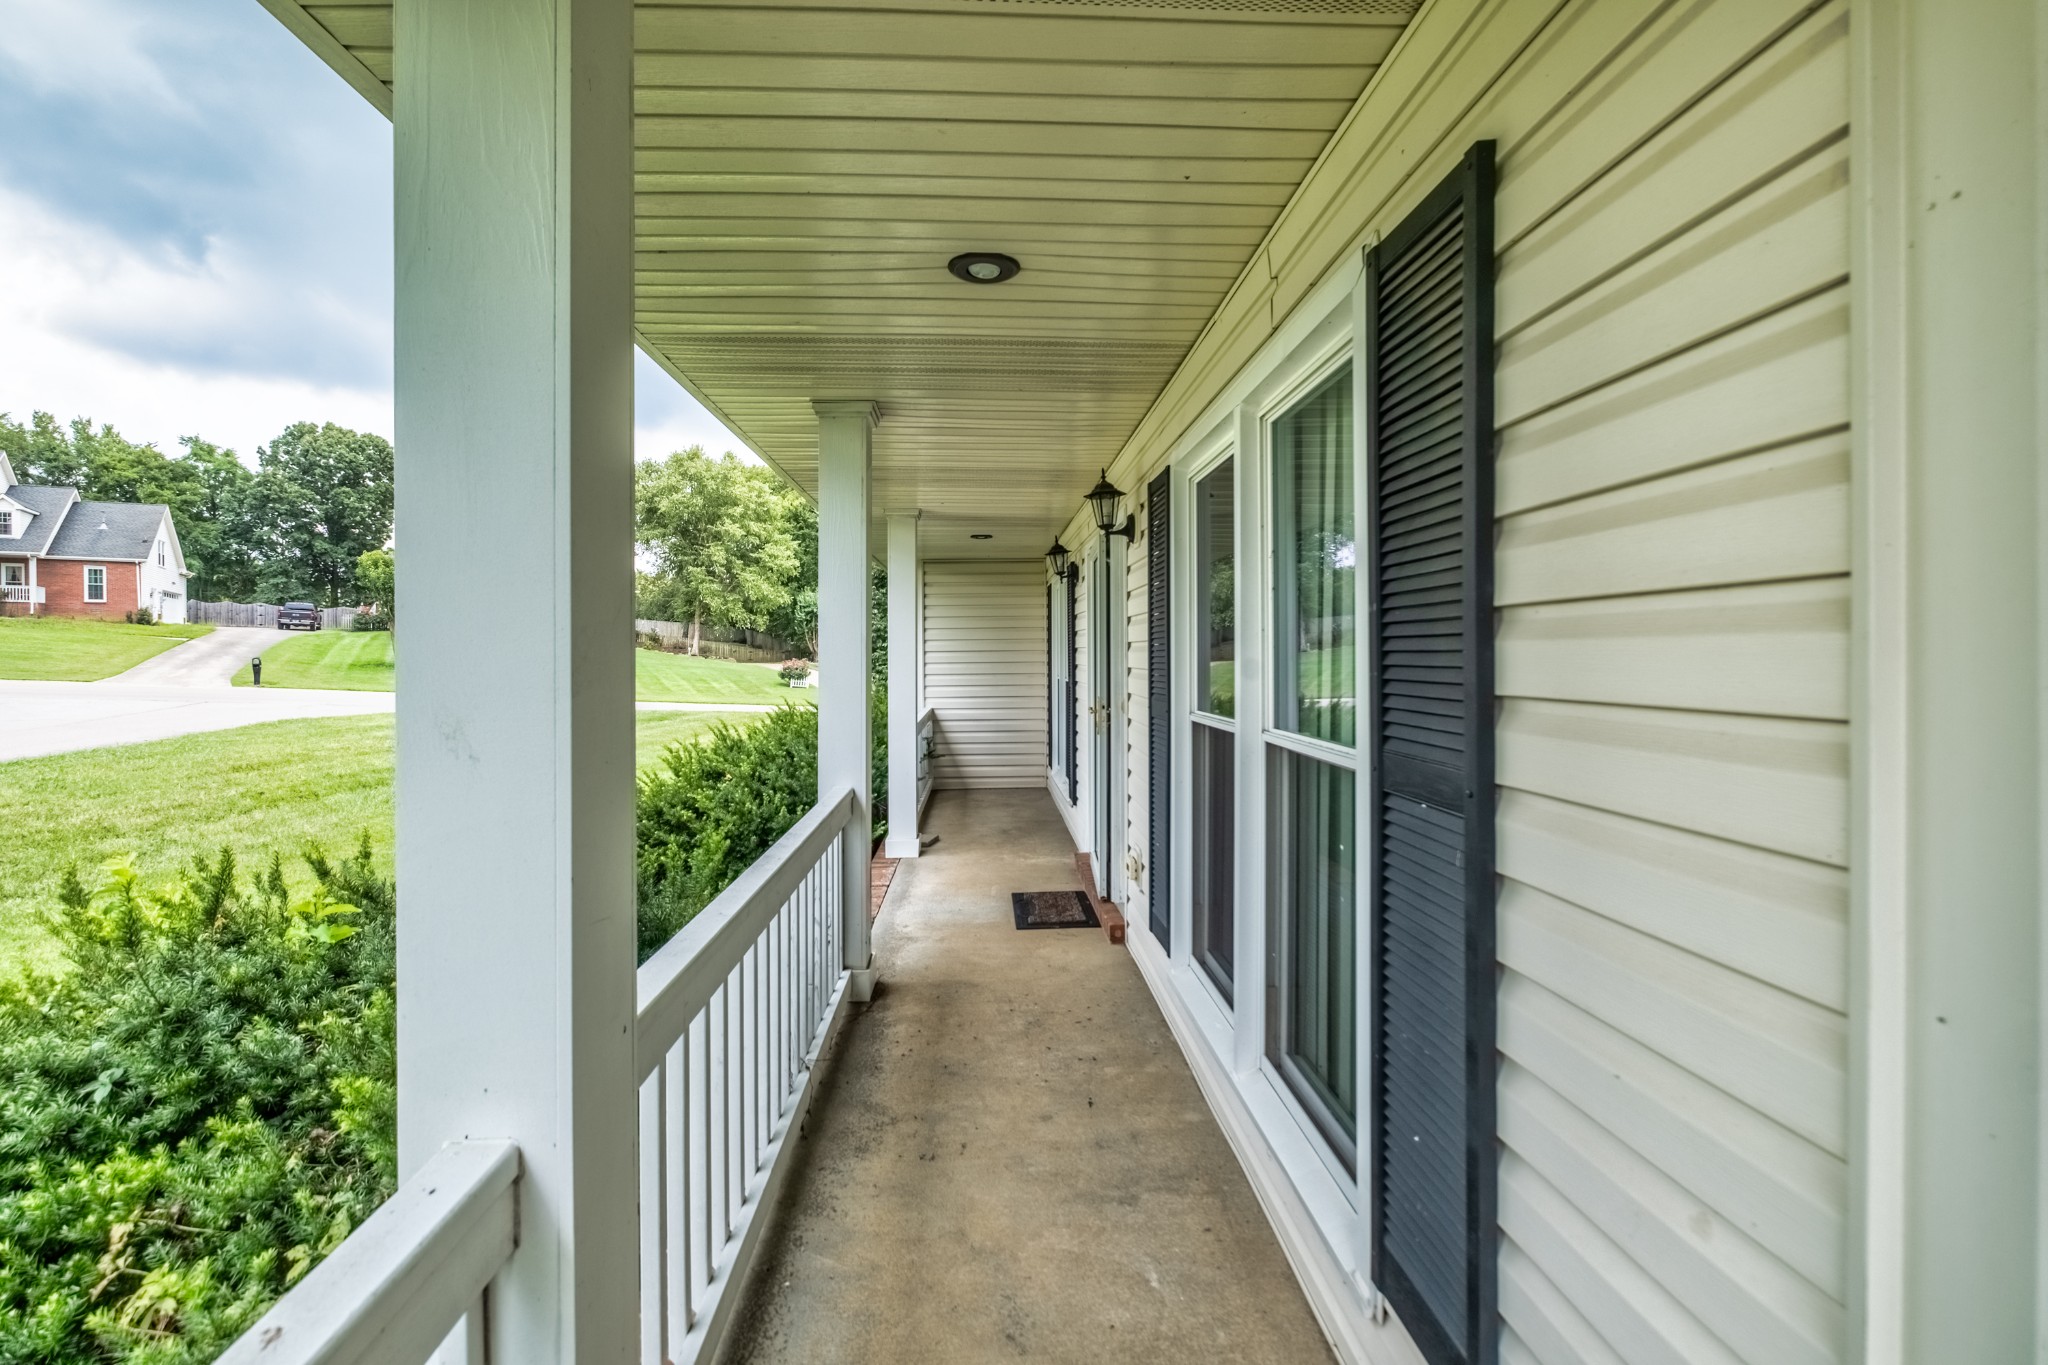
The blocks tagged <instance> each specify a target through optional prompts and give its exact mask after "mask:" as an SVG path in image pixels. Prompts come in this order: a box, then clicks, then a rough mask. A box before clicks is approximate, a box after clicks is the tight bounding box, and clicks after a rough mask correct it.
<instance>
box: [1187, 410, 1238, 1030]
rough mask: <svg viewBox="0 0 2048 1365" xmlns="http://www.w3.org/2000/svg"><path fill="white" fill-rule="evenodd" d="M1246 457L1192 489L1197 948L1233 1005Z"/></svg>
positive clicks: (1191, 902) (1191, 846) (1197, 478)
mask: <svg viewBox="0 0 2048 1365" xmlns="http://www.w3.org/2000/svg"><path fill="white" fill-rule="evenodd" d="M1236 479H1237V460H1236V457H1235V452H1233V451H1225V452H1224V453H1223V454H1222V456H1221V457H1220V458H1219V459H1217V460H1216V461H1215V463H1213V464H1212V465H1210V466H1209V468H1208V469H1206V470H1202V471H1198V472H1197V473H1195V474H1194V476H1193V477H1192V478H1191V480H1190V482H1189V487H1188V491H1189V494H1190V497H1189V511H1190V517H1189V520H1190V521H1191V523H1192V527H1193V532H1194V534H1193V537H1192V540H1193V544H1192V547H1191V549H1192V556H1191V557H1192V561H1193V569H1194V578H1193V590H1194V598H1193V601H1194V621H1193V627H1194V628H1193V631H1192V632H1191V635H1192V639H1191V644H1192V646H1193V652H1194V676H1193V686H1192V687H1191V688H1190V689H1189V694H1188V695H1189V715H1188V758H1189V776H1190V779H1191V786H1190V788H1189V796H1190V800H1191V802H1192V810H1191V817H1192V818H1191V819H1190V821H1189V831H1188V834H1189V838H1188V855H1189V856H1188V862H1189V868H1188V871H1189V877H1188V908H1189V911H1190V916H1191V922H1190V931H1191V932H1190V937H1189V950H1190V952H1191V954H1192V956H1193V958H1194V960H1195V963H1196V965H1197V966H1199V967H1200V968H1201V969H1202V971H1203V972H1204V974H1206V975H1207V976H1208V978H1209V981H1210V984H1211V985H1213V986H1215V988H1216V991H1217V993H1218V994H1219V995H1221V996H1222V997H1223V999H1224V1001H1225V1002H1233V1001H1234V1000H1235V999H1236V994H1237V982H1236V973H1237V681H1238V680H1237V622H1238V595H1237V486H1236Z"/></svg>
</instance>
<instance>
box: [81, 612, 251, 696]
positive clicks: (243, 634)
mask: <svg viewBox="0 0 2048 1365" xmlns="http://www.w3.org/2000/svg"><path fill="white" fill-rule="evenodd" d="M290 634H291V632H290V631H288V630H265V629H263V628H262V627H261V626H216V627H214V629H213V633H212V634H210V635H202V636H200V637H199V638H198V639H196V640H192V641H189V642H188V643H186V644H182V645H173V646H171V647H170V648H169V649H167V650H165V651H164V652H163V653H161V654H159V655H157V656H156V657H155V658H154V659H144V660H143V661H142V662H141V663H139V664H137V665H135V667H133V668H131V669H129V670H128V671H127V672H126V673H118V674H116V675H114V676H113V677H111V678H108V679H106V681H107V682H110V683H119V684H128V683H141V684H145V685H151V686H163V687H226V686H227V685H228V684H229V683H230V682H231V681H233V680H234V676H235V674H237V673H239V672H241V670H242V668H243V666H244V665H246V664H247V663H248V662H249V660H251V659H253V658H255V657H256V656H257V655H258V654H261V653H262V652H263V651H264V650H266V649H268V648H270V647H271V646H272V645H274V644H276V643H277V642H278V641H279V640H282V639H284V638H285V637H286V636H287V635H290Z"/></svg>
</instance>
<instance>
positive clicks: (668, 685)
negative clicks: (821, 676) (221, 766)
mask: <svg viewBox="0 0 2048 1365" xmlns="http://www.w3.org/2000/svg"><path fill="white" fill-rule="evenodd" d="M633 670H634V682H635V684H636V686H637V691H638V695H639V699H640V700H641V701H689V702H704V703H710V704H712V705H719V704H723V705H728V706H780V705H782V704H783V703H785V702H792V701H793V702H796V703H797V704H798V705H801V706H814V705H816V704H817V703H816V698H817V693H816V692H815V691H812V690H811V689H809V688H802V687H796V688H793V687H791V686H790V685H789V684H787V683H785V682H784V681H782V679H781V678H779V677H777V676H776V673H775V669H774V668H773V666H771V665H768V664H739V663H730V662H728V661H726V660H724V659H692V658H690V657H689V656H688V655H686V654H664V653H662V652H661V651H659V650H653V649H636V650H634V651H633ZM396 676H397V674H396V671H395V669H394V668H393V666H392V653H391V636H390V635H389V634H388V633H386V632H384V631H352V630H321V631H315V632H313V633H312V634H310V635H294V636H292V637H291V638H290V639H288V640H280V641H278V642H277V643H276V644H274V645H272V646H271V647H270V648H269V649H266V650H264V651H263V685H264V686H265V687H331V688H338V689H340V690H342V691H346V692H389V691H390V690H391V688H392V681H393V679H394V678H395V677H396ZM249 681H250V678H249V670H248V669H247V668H244V669H243V670H242V671H241V672H240V673H237V674H236V675H235V686H237V687H247V686H248V685H249Z"/></svg>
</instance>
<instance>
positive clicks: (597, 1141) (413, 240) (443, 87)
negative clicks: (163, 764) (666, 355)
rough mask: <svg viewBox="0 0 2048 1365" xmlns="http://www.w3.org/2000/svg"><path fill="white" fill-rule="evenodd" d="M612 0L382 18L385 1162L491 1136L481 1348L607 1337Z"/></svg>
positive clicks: (612, 739) (588, 1364)
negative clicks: (391, 250)
mask: <svg viewBox="0 0 2048 1365" xmlns="http://www.w3.org/2000/svg"><path fill="white" fill-rule="evenodd" d="M631 8H632V7H631V5H630V3H629V2H628V0H492V3H489V4H477V3H473V0H398V5H397V11H396V15H395V18H394V27H395V34H396V47H397V62H398V66H397V92H398V93H397V101H396V108H395V111H394V120H393V121H394V124H395V154H396V231H397V270H396V275H397V281H396V283H397V300H396V302H397V310H396V347H395V354H396V362H397V375H396V388H397V433H396V434H397V447H398V449H399V450H401V451H403V452H404V454H403V455H401V456H400V457H399V461H398V471H397V474H398V480H397V483H398V498H397V502H398V511H397V525H398V535H399V538H400V540H401V541H402V542H403V544H404V545H405V557H406V566H405V585H404V587H403V588H402V589H401V590H400V591H401V592H402V593H403V594H404V597H403V601H404V607H405V617H406V631H405V643H404V645H403V646H402V647H401V648H400V651H399V652H400V656H401V657H400V662H399V664H398V811H399V815H398V847H397V864H398V885H399V888H400V890H399V894H400V896H401V898H402V899H401V902H400V907H399V945H398V981H399V998H398V1046H399V1061H398V1097H399V1155H400V1164H401V1166H402V1168H403V1169H404V1170H406V1171H411V1170H414V1169H417V1168H418V1167H419V1166H420V1165H421V1164H422V1162H424V1161H425V1160H426V1158H427V1157H428V1156H429V1155H430V1154H431V1153H433V1152H434V1151H435V1150H436V1149H438V1148H439V1147H440V1146H441V1144H442V1143H444V1142H446V1141H448V1140H450V1139H453V1138H509V1139H512V1140H513V1141H515V1142H517V1143H518V1144H519V1149H520V1158H521V1166H522V1172H523V1173H522V1176H521V1182H520V1187H519V1205H520V1214H519V1226H520V1244H519V1249H518V1251H517V1253H516V1254H515V1255H514V1256H513V1258H512V1260H511V1262H510V1263H509V1265H508V1266H507V1267H506V1269H505V1270H504V1271H503V1272H502V1274H501V1276H500V1278H499V1281H498V1286H497V1289H496V1290H495V1291H494V1292H493V1294H492V1295H491V1299H490V1302H491V1310H490V1323H489V1331H490V1347H491V1357H492V1359H493V1360H494V1361H496V1362H499V1363H500V1365H529V1363H530V1365H540V1363H541V1362H568V1361H573V1362H577V1363H578V1365H593V1363H595V1362H604V1363H606V1365H625V1362H628V1361H631V1360H632V1359H633V1358H634V1348H635V1341H636V1327H637V1317H638V1304H637V1301H636V1297H637V1296H636V1285H637V1277H636V1274H635V1266H636V1263H637V1251H636V1218H635V1188H634V1178H635V1172H636V1169H637V1167H636V1163H635V1160H634V1151H635V1148H634V1143H635V1123H636V1104H635V1086H634V1076H633V941H634V933H633V910H634V905H633V876H632V866H633V664H632V652H631V641H632V627H633V623H632V599H633V558H632V556H633V522H632V413H633V380H632V373H633V370H632V366H633V352H632V346H633V333H632V305H633V296H632V161H631V156H632V106H631V81H632V30H631V20H632V13H631ZM508 538H510V539H513V540H516V541H517V542H518V544H519V545H520V547H521V550H520V557H521V560H522V564H521V569H522V572H521V574H520V584H519V587H518V589H517V590H516V591H508V590H504V589H503V587H502V585H497V584H494V583H493V582H492V581H491V578H490V575H489V574H488V573H486V572H484V570H485V569H486V567H487V566H490V565H493V564H501V563H503V562H504V557H505V547H506V545H507V543H508Z"/></svg>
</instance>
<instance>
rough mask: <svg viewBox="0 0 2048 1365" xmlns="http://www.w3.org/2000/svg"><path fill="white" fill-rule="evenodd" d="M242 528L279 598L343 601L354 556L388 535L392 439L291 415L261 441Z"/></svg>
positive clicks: (265, 586) (264, 581)
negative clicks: (268, 439)
mask: <svg viewBox="0 0 2048 1365" xmlns="http://www.w3.org/2000/svg"><path fill="white" fill-rule="evenodd" d="M256 457H257V469H256V477H255V478H254V479H253V480H251V482H250V484H249V486H248V488H247V489H246V490H245V492H244V494H243V498H242V503H243V506H242V516H241V518H240V522H241V526H240V530H241V532H242V534H243V536H244V537H245V538H246V540H247V541H248V543H249V545H250V548H251V549H252V550H253V552H254V557H255V559H256V560H257V562H258V565H259V568H258V573H257V578H258V584H259V587H260V588H261V589H262V591H264V593H265V594H266V595H269V596H271V597H272V598H273V599H274V600H282V599H285V598H290V597H301V596H303V597H307V598H311V599H314V600H321V599H324V600H325V601H326V603H327V605H328V606H331V607H332V606H339V605H341V599H342V596H343V594H344V593H347V592H349V591H351V590H352V589H353V588H354V587H355V574H356V561H357V560H358V559H360V558H361V557H362V556H363V555H364V554H365V553H367V552H368V551H371V550H375V549H378V548H380V547H382V546H383V544H384V542H385V541H387V540H389V539H390V538H391V509H392V473H393V465H394V459H393V455H392V451H391V443H390V442H388V441H386V440H385V439H384V438H383V437H381V436H377V435H373V434H371V433H368V432H357V431H350V430H349V429H348V428H347V427H341V426H336V425H335V424H334V423H332V422H326V423H322V424H321V425H319V426H315V425H314V424H313V423H311V422H294V423H293V424H292V425H291V426H288V427H286V428H285V429H284V431H283V432H282V433H281V434H280V435H279V436H278V438H277V439H276V440H274V441H272V442H271V443H270V444H269V445H267V446H258V447H257V449H256Z"/></svg>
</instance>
